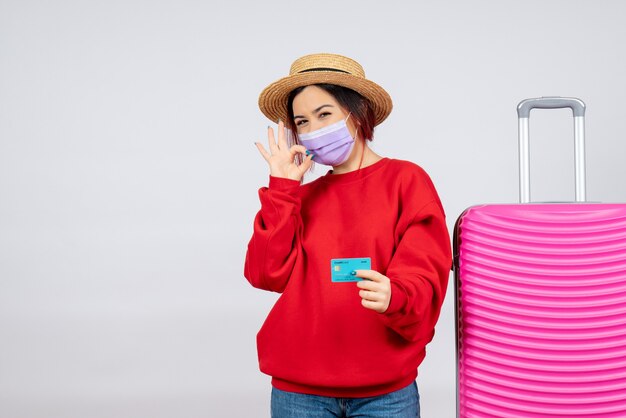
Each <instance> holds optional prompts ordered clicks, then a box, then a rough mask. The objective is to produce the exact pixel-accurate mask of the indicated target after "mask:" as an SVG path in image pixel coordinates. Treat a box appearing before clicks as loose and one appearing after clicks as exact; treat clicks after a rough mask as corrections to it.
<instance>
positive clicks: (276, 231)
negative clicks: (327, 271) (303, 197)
mask: <svg viewBox="0 0 626 418" xmlns="http://www.w3.org/2000/svg"><path fill="white" fill-rule="evenodd" d="M298 187H300V183H299V182H297V181H295V180H290V179H285V178H279V177H272V176H270V182H269V187H262V188H261V189H260V190H259V199H260V200H261V210H260V211H259V212H258V213H257V215H256V217H255V219H254V232H253V234H252V238H251V239H250V242H249V244H248V251H247V253H246V261H245V266H244V276H245V277H246V279H248V281H249V282H250V284H251V285H252V286H254V287H257V288H259V289H264V290H270V291H274V292H282V291H283V290H284V289H285V287H286V286H287V283H288V281H289V277H290V275H291V272H292V270H293V266H294V264H295V261H296V257H297V255H298V249H297V245H296V241H297V234H299V232H300V230H301V226H302V218H301V215H300V205H301V203H300V198H299V197H298V195H297V189H298Z"/></svg>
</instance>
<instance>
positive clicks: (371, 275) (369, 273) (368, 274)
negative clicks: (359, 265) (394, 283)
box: [356, 270, 389, 283]
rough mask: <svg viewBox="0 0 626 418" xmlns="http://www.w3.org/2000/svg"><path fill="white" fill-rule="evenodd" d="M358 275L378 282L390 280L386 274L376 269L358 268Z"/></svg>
mask: <svg viewBox="0 0 626 418" xmlns="http://www.w3.org/2000/svg"><path fill="white" fill-rule="evenodd" d="M356 277H360V278H362V279H368V280H372V281H374V282H377V283H381V282H383V281H385V279H387V280H389V279H388V278H387V277H386V276H384V275H383V274H380V273H379V272H377V271H376V270H356Z"/></svg>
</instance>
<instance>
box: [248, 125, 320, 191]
mask: <svg viewBox="0 0 626 418" xmlns="http://www.w3.org/2000/svg"><path fill="white" fill-rule="evenodd" d="M267 140H268V144H269V147H270V151H269V152H267V151H266V150H265V147H263V145H261V144H260V143H258V142H255V143H254V144H255V145H256V147H257V148H258V150H259V152H260V153H261V155H262V156H263V158H264V159H265V161H267V163H268V164H269V166H270V175H271V176H273V177H282V178H288V179H291V180H297V181H300V180H302V177H303V176H304V173H306V171H307V170H308V169H309V168H311V165H312V164H313V155H309V156H306V148H305V147H304V146H302V145H292V146H291V147H289V145H288V144H287V138H286V132H285V125H284V123H283V121H278V142H276V139H275V137H274V129H272V127H270V126H268V127H267ZM298 153H300V154H303V155H305V157H304V161H303V162H302V164H300V165H298V164H296V154H298Z"/></svg>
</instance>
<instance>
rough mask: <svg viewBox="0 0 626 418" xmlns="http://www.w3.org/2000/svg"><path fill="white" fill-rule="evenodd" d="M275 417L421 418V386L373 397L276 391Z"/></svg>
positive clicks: (273, 401) (273, 410) (412, 386)
mask: <svg viewBox="0 0 626 418" xmlns="http://www.w3.org/2000/svg"><path fill="white" fill-rule="evenodd" d="M271 410H272V418H326V417H329V418H330V417H333V418H335V417H344V418H352V417H355V418H356V417H359V418H419V416H420V395H419V393H418V391H417V384H416V383H415V382H413V383H411V384H410V385H409V386H407V387H405V388H404V389H400V390H397V391H395V392H391V393H387V394H385V395H380V396H372V397H369V398H332V397H327V396H317V395H307V394H303V393H293V392H285V391H283V390H280V389H276V388H272V403H271Z"/></svg>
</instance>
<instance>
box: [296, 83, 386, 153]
mask: <svg viewBox="0 0 626 418" xmlns="http://www.w3.org/2000/svg"><path fill="white" fill-rule="evenodd" d="M313 85H314V86H317V87H319V88H321V89H322V90H324V91H325V92H327V93H328V94H330V95H331V96H333V97H334V98H335V100H337V103H339V106H341V107H342V108H344V110H346V111H348V112H350V113H351V116H350V117H353V118H354V120H355V122H356V125H357V126H358V132H359V134H360V135H361V138H365V139H366V140H368V141H371V140H372V139H374V125H376V116H375V115H374V109H372V105H371V104H370V102H369V100H367V99H366V98H365V97H363V96H361V95H360V94H359V93H357V92H356V91H354V90H352V89H349V88H347V87H342V86H338V85H336V84H313ZM306 87H307V86H302V87H298V88H297V89H295V90H293V91H291V93H289V97H288V98H287V115H288V118H287V120H286V121H285V123H286V125H287V128H289V129H290V130H291V131H292V132H293V143H294V144H299V143H300V141H299V140H298V129H297V126H296V123H295V121H294V120H293V116H294V114H293V101H294V99H295V98H296V96H297V95H298V94H300V92H301V91H302V90H304V89H305V88H306ZM298 156H300V155H299V154H298Z"/></svg>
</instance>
